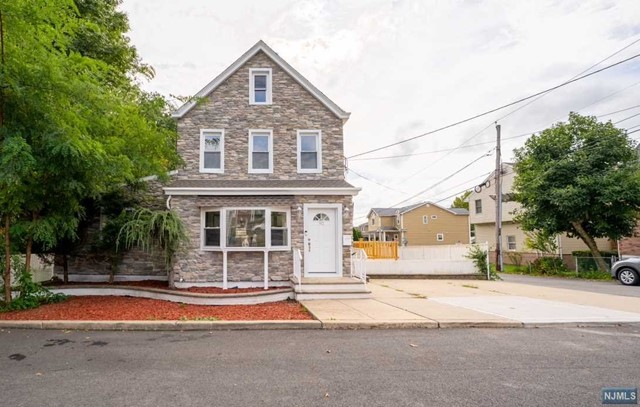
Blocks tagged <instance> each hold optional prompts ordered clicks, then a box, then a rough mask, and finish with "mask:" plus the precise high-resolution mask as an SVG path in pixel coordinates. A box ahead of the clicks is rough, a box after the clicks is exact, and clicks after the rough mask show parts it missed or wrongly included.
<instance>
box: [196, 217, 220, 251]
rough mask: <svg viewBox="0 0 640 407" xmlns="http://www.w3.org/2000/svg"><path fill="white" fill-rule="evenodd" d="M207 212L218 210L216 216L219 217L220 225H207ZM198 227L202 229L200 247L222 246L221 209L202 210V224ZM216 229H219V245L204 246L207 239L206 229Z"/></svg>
mask: <svg viewBox="0 0 640 407" xmlns="http://www.w3.org/2000/svg"><path fill="white" fill-rule="evenodd" d="M207 212H218V216H219V217H220V225H219V226H217V227H207ZM200 228H201V229H202V245H201V246H202V247H210V248H220V247H222V211H221V210H220V209H211V210H208V211H203V212H202V224H201V225H200ZM215 229H218V230H219V237H218V238H219V239H220V245H219V246H205V242H206V241H207V230H215Z"/></svg>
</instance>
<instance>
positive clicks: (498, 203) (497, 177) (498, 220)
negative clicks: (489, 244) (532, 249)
mask: <svg viewBox="0 0 640 407" xmlns="http://www.w3.org/2000/svg"><path fill="white" fill-rule="evenodd" d="M501 176H502V159H501V157H500V125H499V124H496V171H495V180H494V182H495V185H496V272H498V273H500V272H502V179H501V178H502V177H501Z"/></svg>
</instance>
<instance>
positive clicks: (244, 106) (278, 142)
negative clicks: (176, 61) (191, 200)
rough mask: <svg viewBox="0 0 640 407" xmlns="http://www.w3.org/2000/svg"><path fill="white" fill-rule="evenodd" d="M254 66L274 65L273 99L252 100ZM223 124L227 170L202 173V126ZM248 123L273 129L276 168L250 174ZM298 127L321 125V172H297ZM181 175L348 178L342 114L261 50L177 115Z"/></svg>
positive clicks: (238, 177) (187, 176)
mask: <svg viewBox="0 0 640 407" xmlns="http://www.w3.org/2000/svg"><path fill="white" fill-rule="evenodd" d="M249 68H271V69H272V95H273V97H272V102H273V103H272V104H271V105H250V104H249ZM201 129H223V130H224V174H209V173H205V174H202V173H200V172H199V171H200V130H201ZM249 129H272V130H273V150H274V151H273V158H274V160H273V173H272V174H249V173H248V168H249V164H248V155H249ZM297 130H321V131H322V173H321V174H298V172H297ZM178 133H179V135H180V137H179V139H178V153H179V154H180V156H181V157H182V158H183V159H184V161H185V167H184V169H181V170H180V172H179V174H178V179H285V180H286V179H344V166H343V161H344V157H343V154H344V152H343V135H342V119H339V118H338V117H336V116H335V115H334V114H333V113H331V111H329V110H328V109H327V108H326V107H325V106H324V105H323V104H322V103H320V102H319V101H318V100H317V99H316V98H315V97H314V96H312V95H311V94H310V93H309V92H307V91H306V90H305V89H304V88H303V87H302V86H300V84H298V82H296V81H295V80H294V79H293V78H292V77H290V76H289V75H288V74H287V73H286V72H284V71H283V70H282V69H281V68H280V67H279V66H278V65H277V64H275V63H274V62H273V61H272V60H271V59H270V58H269V57H267V55H266V54H264V53H263V52H259V53H258V54H256V55H255V56H254V57H253V58H251V59H250V60H249V61H247V63H246V64H244V65H243V66H242V67H241V68H240V69H238V70H237V71H236V72H235V73H234V74H233V75H231V76H230V77H229V78H227V80H226V81H225V82H224V83H222V84H221V85H220V86H219V87H218V88H216V89H215V90H214V91H213V92H212V93H211V94H210V95H209V96H208V97H206V98H205V99H204V100H203V102H202V103H201V104H200V105H198V106H196V107H194V108H193V109H192V110H191V111H190V112H188V113H187V114H186V115H185V116H184V117H183V118H181V119H180V120H178Z"/></svg>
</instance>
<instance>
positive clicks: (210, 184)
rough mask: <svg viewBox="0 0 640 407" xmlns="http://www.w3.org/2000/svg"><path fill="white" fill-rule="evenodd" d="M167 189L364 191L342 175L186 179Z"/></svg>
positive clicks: (268, 192)
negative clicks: (324, 176) (286, 177)
mask: <svg viewBox="0 0 640 407" xmlns="http://www.w3.org/2000/svg"><path fill="white" fill-rule="evenodd" d="M163 189H164V191H165V193H166V194H168V195H357V194H358V192H359V191H360V188H356V187H354V186H353V185H351V184H349V183H348V182H347V181H345V180H342V179H318V180H314V179H309V180H306V179H295V180H228V179H227V180H217V179H184V180H175V181H173V182H172V183H170V184H169V185H168V186H166V187H165V188H163Z"/></svg>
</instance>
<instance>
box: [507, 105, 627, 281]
mask: <svg viewBox="0 0 640 407" xmlns="http://www.w3.org/2000/svg"><path fill="white" fill-rule="evenodd" d="M634 147H635V143H634V142H633V141H632V140H631V139H630V138H629V137H628V136H627V135H626V132H625V131H624V130H621V129H618V128H616V127H615V126H614V125H613V124H612V123H611V122H607V123H599V122H598V121H597V120H596V118H595V117H585V116H580V115H578V114H576V113H571V114H570V115H569V121H568V122H566V123H558V124H556V125H554V126H553V127H551V128H549V129H546V130H544V131H543V132H542V133H540V134H539V135H534V136H532V137H531V138H530V139H529V140H527V142H526V143H525V145H524V147H522V148H520V149H517V150H516V151H515V155H516V162H515V170H516V177H515V180H514V192H515V199H516V200H517V201H518V202H519V203H520V204H521V206H522V209H521V212H520V213H519V214H518V218H519V220H520V222H521V223H522V227H523V229H524V230H526V231H534V230H539V231H542V232H543V233H544V234H546V235H555V234H558V233H567V234H568V235H569V236H571V237H577V238H580V239H581V240H582V241H583V242H584V243H585V244H586V245H587V247H588V248H589V250H590V251H591V253H592V255H593V257H594V258H595V259H596V263H597V265H598V268H599V269H600V271H606V270H607V266H606V264H605V262H604V260H603V259H602V258H601V256H600V253H599V251H598V248H597V246H596V243H595V240H594V239H595V238H609V239H612V240H615V239H619V238H621V237H623V236H629V235H631V234H632V232H633V229H634V227H635V225H636V221H637V215H638V211H639V210H640V162H639V161H638V156H637V153H636V151H635V149H634Z"/></svg>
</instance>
